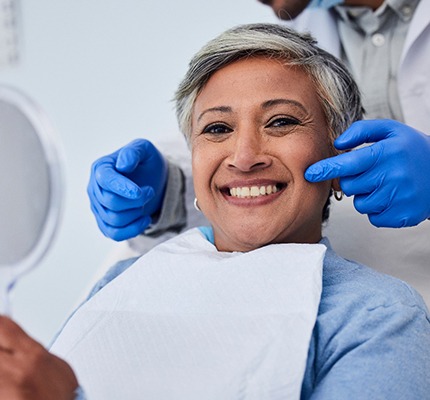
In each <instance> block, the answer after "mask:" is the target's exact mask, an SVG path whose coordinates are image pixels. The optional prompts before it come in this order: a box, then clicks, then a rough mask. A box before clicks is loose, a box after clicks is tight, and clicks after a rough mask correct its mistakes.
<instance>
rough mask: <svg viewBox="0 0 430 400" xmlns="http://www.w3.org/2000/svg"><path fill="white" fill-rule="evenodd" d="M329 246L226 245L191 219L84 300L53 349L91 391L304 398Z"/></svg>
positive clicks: (121, 395) (98, 396) (115, 395)
mask: <svg viewBox="0 0 430 400" xmlns="http://www.w3.org/2000/svg"><path fill="white" fill-rule="evenodd" d="M325 250H326V248H325V246H323V245H320V244H315V245H306V244H299V245H297V244H279V245H270V246H266V247H263V248H260V249H257V250H254V251H251V252H248V253H223V252H218V251H217V250H216V248H215V247H214V246H213V245H212V244H211V243H210V242H208V241H207V240H206V238H205V237H204V236H203V235H202V233H201V232H200V231H199V230H198V229H192V230H190V231H188V232H186V233H184V234H182V235H179V236H177V237H176V238H174V239H171V240H169V241H168V242H165V243H163V244H161V245H159V246H157V247H156V248H154V249H153V250H151V251H150V252H149V253H147V254H146V255H144V256H142V257H141V258H140V259H139V260H138V261H137V262H136V263H135V264H133V265H132V266H131V267H130V268H129V269H128V270H126V271H125V272H124V273H123V274H121V275H120V276H118V277H117V278H116V279H114V280H113V281H112V282H110V283H109V284H108V285H107V286H106V287H105V288H103V289H102V290H101V291H100V292H98V293H97V294H96V295H95V296H94V297H93V298H91V299H90V300H89V301H88V302H87V303H85V304H84V305H83V306H82V307H81V308H80V309H78V311H77V312H76V313H75V314H74V315H73V316H72V318H71V319H70V320H69V322H68V323H67V324H66V326H65V327H64V329H63V331H62V332H61V334H60V335H59V337H58V338H57V340H56V342H55V343H54V345H53V346H52V348H51V350H52V351H53V352H54V353H56V354H57V355H59V356H60V357H62V358H64V359H66V360H67V361H68V362H69V363H70V364H71V365H72V367H73V369H74V371H75V373H76V375H77V377H78V380H79V382H80V384H81V386H82V387H83V388H84V390H85V392H86V395H87V398H88V400H107V399H115V400H117V399H125V400H133V399H145V400H150V399H154V400H164V399H186V400H192V399H199V400H202V399H213V400H220V399H222V400H228V399H232V400H233V399H234V400H237V399H246V400H248V399H256V400H257V399H258V400H261V399H270V400H276V399H299V398H300V390H301V384H302V380H303V375H304V371H305V367H306V359H307V354H308V348H309V342H310V338H311V334H312V330H313V327H314V325H315V321H316V317H317V312H318V305H319V301H320V296H321V290H322V264H323V259H324V254H325Z"/></svg>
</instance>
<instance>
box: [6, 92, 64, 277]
mask: <svg viewBox="0 0 430 400" xmlns="http://www.w3.org/2000/svg"><path fill="white" fill-rule="evenodd" d="M0 100H1V101H4V102H6V103H9V104H10V105H12V106H14V107H16V108H17V109H18V111H20V112H21V113H22V114H23V116H24V117H25V118H27V120H28V121H29V123H30V124H31V126H32V127H33V128H34V130H35V132H36V134H37V135H38V139H39V141H40V144H41V146H42V148H43V152H44V154H45V157H46V163H47V165H48V167H49V192H50V193H49V210H48V212H47V215H46V218H45V221H44V225H43V228H42V231H41V234H40V236H39V238H38V240H37V241H36V242H35V245H34V246H33V247H32V249H31V251H30V252H29V253H28V254H27V255H26V256H25V257H24V258H22V259H21V261H18V262H16V263H14V264H10V265H0V271H1V269H3V271H4V272H5V270H6V269H8V270H9V273H11V272H12V271H11V269H12V268H13V270H14V272H13V273H12V274H11V275H13V279H14V280H15V281H16V280H17V279H18V277H19V275H21V274H23V273H25V272H27V271H28V270H30V269H31V268H33V267H35V266H36V265H37V264H38V263H39V262H40V261H41V260H42V258H43V257H44V256H45V254H46V253H47V251H48V250H49V248H50V247H51V245H52V243H53V240H54V237H55V235H56V233H57V232H58V228H59V225H60V222H61V217H62V212H63V194H64V193H63V182H64V181H63V168H62V166H63V155H62V149H61V147H60V145H59V142H58V139H57V138H56V135H55V131H54V129H53V127H52V125H51V123H50V121H49V120H48V118H47V116H46V114H45V113H44V111H43V110H42V109H41V108H40V107H39V105H38V104H36V103H35V102H34V101H33V100H32V99H30V98H29V97H28V96H27V95H25V94H24V93H22V92H21V91H20V90H18V89H16V88H14V87H11V86H6V85H0ZM4 267H6V268H4Z"/></svg>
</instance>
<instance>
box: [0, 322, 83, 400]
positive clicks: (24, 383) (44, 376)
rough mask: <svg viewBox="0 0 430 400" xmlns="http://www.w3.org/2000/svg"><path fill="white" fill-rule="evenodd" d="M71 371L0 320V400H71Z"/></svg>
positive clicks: (73, 385)
mask: <svg viewBox="0 0 430 400" xmlns="http://www.w3.org/2000/svg"><path fill="white" fill-rule="evenodd" d="M77 386H78V381H77V379H76V376H75V374H74V372H73V370H72V368H71V367H70V366H69V365H68V364H67V363H66V362H65V361H63V360H61V359H60V358H58V357H57V356H54V355H53V354H51V353H49V352H48V351H47V350H46V349H45V348H44V347H43V346H42V345H41V344H39V343H37V342H36V341H35V340H33V339H32V338H30V337H29V336H28V335H27V334H26V333H25V332H24V331H23V330H22V329H21V328H20V327H19V326H18V325H17V324H16V323H15V322H13V321H12V320H11V319H9V318H7V317H4V316H0V399H8V400H73V399H74V390H75V389H76V388H77Z"/></svg>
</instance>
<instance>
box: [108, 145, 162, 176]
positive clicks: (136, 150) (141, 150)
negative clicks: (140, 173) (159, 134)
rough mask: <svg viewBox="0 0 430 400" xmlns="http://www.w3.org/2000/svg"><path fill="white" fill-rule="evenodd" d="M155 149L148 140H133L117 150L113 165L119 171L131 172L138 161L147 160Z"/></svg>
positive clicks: (143, 161)
mask: <svg viewBox="0 0 430 400" xmlns="http://www.w3.org/2000/svg"><path fill="white" fill-rule="evenodd" d="M155 151H156V149H155V147H154V145H153V144H152V143H151V142H149V141H148V140H145V139H136V140H133V141H132V142H131V143H129V144H128V145H126V146H124V147H123V148H122V149H121V150H120V151H119V153H118V159H117V161H116V166H115V167H116V169H117V170H118V171H120V172H124V173H130V172H133V171H134V170H135V168H136V167H137V166H138V165H139V164H140V163H145V161H148V160H149V159H150V158H151V157H152V156H153V154H154V152H155Z"/></svg>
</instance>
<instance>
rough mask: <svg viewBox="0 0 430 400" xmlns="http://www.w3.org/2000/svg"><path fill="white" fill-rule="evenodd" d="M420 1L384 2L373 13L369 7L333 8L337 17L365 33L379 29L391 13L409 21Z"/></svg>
mask: <svg viewBox="0 0 430 400" xmlns="http://www.w3.org/2000/svg"><path fill="white" fill-rule="evenodd" d="M419 2H420V0H385V1H384V2H383V3H382V5H381V6H380V7H379V8H378V9H377V10H375V11H372V9H371V8H370V7H362V6H347V5H343V4H342V5H338V6H335V7H334V10H335V12H336V13H337V14H338V15H339V17H340V18H341V19H342V20H343V21H344V22H345V23H348V24H352V25H356V26H358V27H360V28H362V29H363V30H364V31H365V32H369V31H375V30H377V29H379V27H380V26H381V24H382V22H383V21H384V19H385V18H386V17H387V15H388V14H389V12H390V10H391V11H393V12H394V13H395V14H396V15H397V16H398V18H400V19H401V20H402V21H404V22H407V21H409V20H410V19H411V18H412V16H413V14H414V12H415V9H416V8H417V5H418V3H419Z"/></svg>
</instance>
